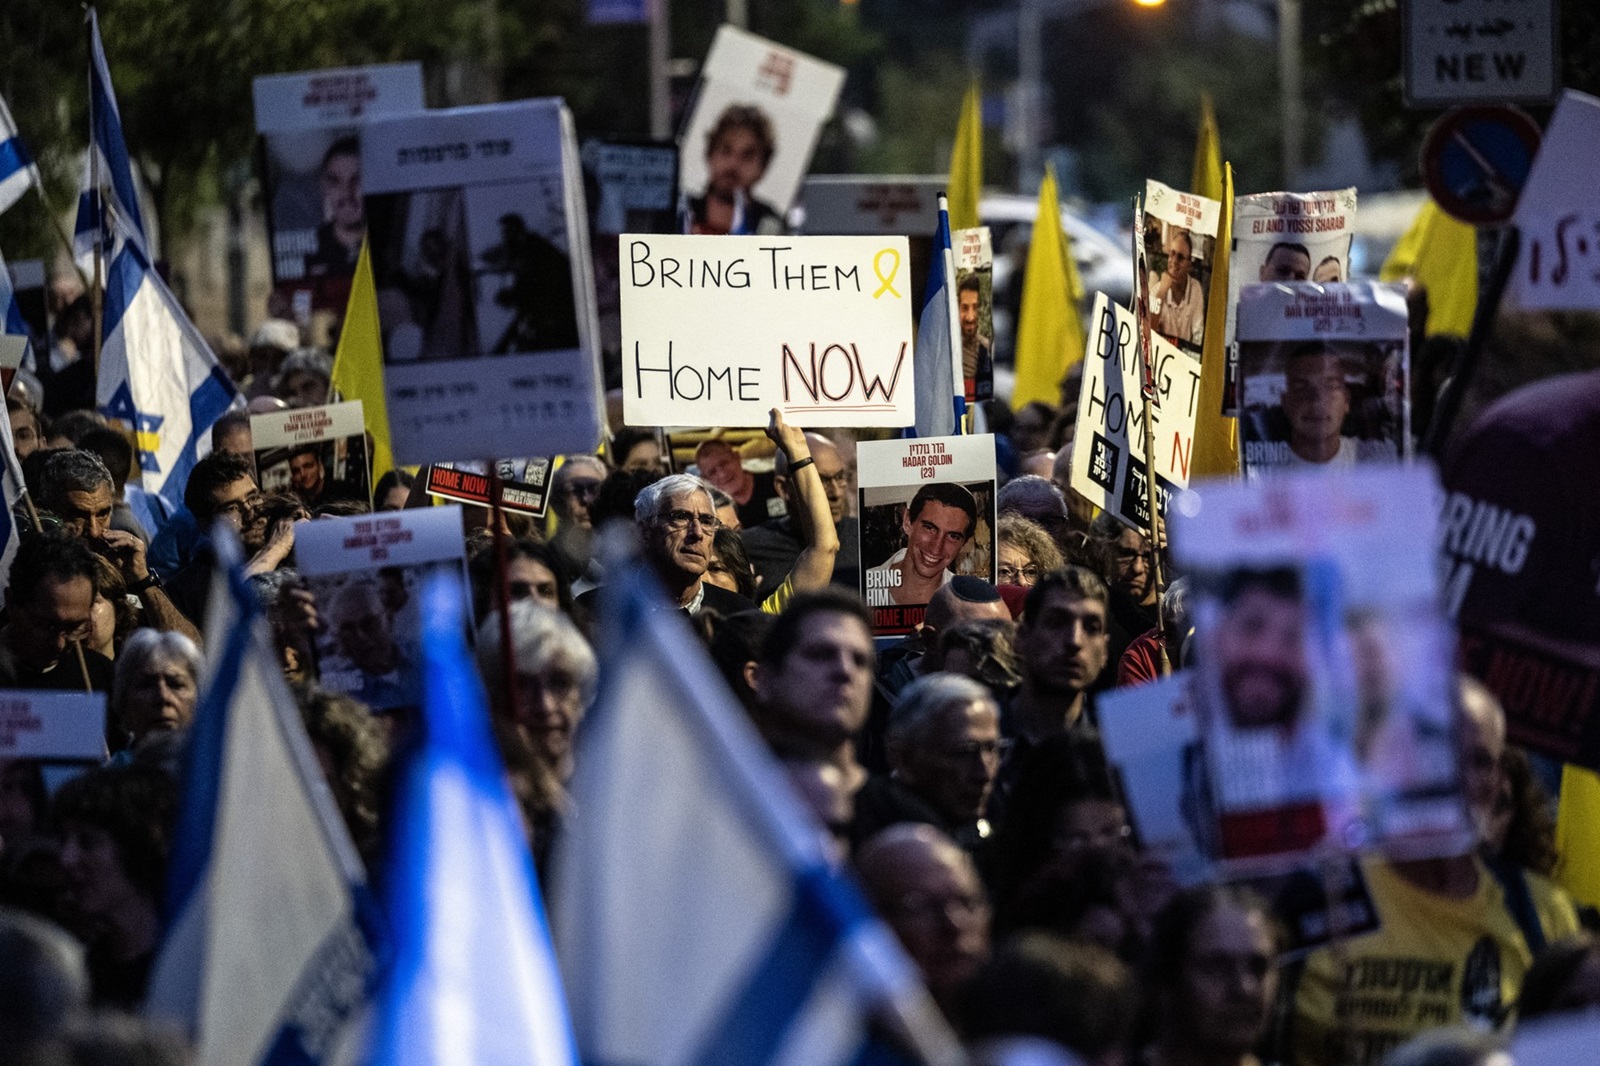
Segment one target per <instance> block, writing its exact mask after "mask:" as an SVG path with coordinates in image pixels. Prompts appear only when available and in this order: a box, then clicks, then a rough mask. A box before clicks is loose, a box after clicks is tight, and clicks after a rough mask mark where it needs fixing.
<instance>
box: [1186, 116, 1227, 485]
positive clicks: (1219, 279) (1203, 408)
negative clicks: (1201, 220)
mask: <svg viewBox="0 0 1600 1066" xmlns="http://www.w3.org/2000/svg"><path fill="white" fill-rule="evenodd" d="M1203 135H1204V129H1203V127H1202V136H1203ZM1196 169H1197V170H1198V164H1196ZM1206 195H1211V194H1210V193H1207V194H1206ZM1212 198H1213V199H1217V200H1221V201H1222V213H1221V219H1220V221H1219V222H1218V223H1217V243H1216V250H1215V251H1214V252H1213V254H1212V263H1211V293H1210V296H1209V298H1208V299H1207V300H1206V339H1205V344H1204V345H1203V346H1202V347H1201V357H1200V398H1199V400H1198V401H1197V402H1198V403H1199V405H1200V406H1199V409H1198V410H1197V411H1196V412H1195V416H1194V459H1193V461H1192V462H1191V463H1190V466H1189V476H1190V477H1191V478H1200V477H1233V476H1237V475H1238V473H1239V420H1238V419H1237V418H1225V417H1223V414H1222V394H1223V392H1224V391H1225V389H1226V388H1227V383H1228V343H1227V342H1228V259H1229V256H1230V252H1231V249H1232V247H1233V167H1232V166H1231V165H1229V164H1223V166H1222V179H1221V181H1219V182H1218V189H1217V195H1215V196H1213V197H1212Z"/></svg>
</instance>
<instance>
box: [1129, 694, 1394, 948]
mask: <svg viewBox="0 0 1600 1066" xmlns="http://www.w3.org/2000/svg"><path fill="white" fill-rule="evenodd" d="M1193 683H1194V675H1193V673H1192V672H1190V671H1180V672H1178V673H1175V674H1172V675H1171V676H1168V677H1164V678H1161V679H1159V680H1157V681H1154V682H1151V683H1149V684H1145V685H1136V686H1132V687H1126V688H1117V689H1112V690H1111V691H1109V692H1106V693H1104V694H1103V695H1102V696H1101V697H1100V702H1099V704H1098V706H1097V709H1098V721H1099V723H1100V730H1101V736H1102V737H1103V738H1104V741H1105V747H1106V757H1107V759H1109V760H1110V762H1111V764H1112V765H1113V766H1114V767H1115V768H1116V771H1117V780H1118V781H1119V783H1120V785H1121V788H1122V793H1123V799H1124V802H1125V803H1126V805H1127V810H1128V816H1129V820H1130V821H1131V823H1132V824H1133V826H1134V828H1135V829H1136V830H1137V832H1138V834H1139V844H1140V846H1141V848H1142V849H1143V850H1144V852H1145V853H1146V854H1148V855H1150V856H1151V857H1153V858H1155V859H1157V860H1159V861H1161V862H1162V863H1164V864H1165V865H1166V866H1167V868H1168V869H1169V870H1170V871H1171V872H1172V875H1173V877H1174V879H1175V880H1176V881H1177V882H1178V883H1179V884H1181V885H1197V884H1203V883H1205V882H1207V881H1211V880H1214V879H1215V878H1217V877H1218V876H1222V875H1224V874H1226V873H1227V871H1226V870H1219V869H1218V868H1217V866H1216V864H1215V862H1214V861H1213V859H1214V856H1212V855H1209V854H1207V853H1206V852H1205V851H1204V849H1203V847H1202V842H1203V841H1205V840H1207V839H1211V838H1214V836H1215V834H1214V833H1210V832H1208V831H1207V830H1206V829H1205V828H1204V827H1202V826H1201V825H1199V824H1198V818H1199V816H1200V815H1201V814H1202V812H1204V811H1205V810H1206V804H1205V801H1204V799H1203V798H1202V797H1200V796H1198V795H1196V794H1195V792H1194V790H1195V789H1197V788H1198V787H1199V785H1200V784H1201V783H1202V781H1203V780H1204V775H1203V774H1201V773H1199V772H1197V762H1198V760H1199V759H1200V758H1201V748H1200V745H1199V730H1198V727H1197V718H1196V715H1195V710H1194V699H1193V696H1192V695H1191V686H1192V685H1193ZM1243 883H1245V884H1246V885H1248V886H1249V887H1250V888H1252V889H1254V890H1255V891H1256V892H1257V893H1258V894H1260V895H1261V896H1262V898H1264V899H1266V900H1268V901H1269V902H1270V903H1271V905H1272V909H1273V911H1274V912H1275V913H1276V914H1277V915H1278V918H1279V919H1280V920H1281V921H1282V922H1283V926H1284V930H1285V932H1286V933H1288V942H1287V943H1286V944H1285V945H1284V954H1285V955H1290V956H1292V955H1298V954H1303V953H1304V952H1306V951H1309V950H1310V949H1312V948H1314V947H1317V946H1319V945H1321V944H1325V943H1327V942H1328V941H1330V940H1332V939H1333V938H1334V937H1335V936H1336V935H1340V936H1349V935H1353V934H1357V933H1365V932H1370V931H1372V930H1373V929H1376V928H1377V927H1378V913H1377V908H1376V907H1375V906H1374V905H1373V902H1372V897H1371V895H1370V894H1369V893H1368V891H1367V887H1366V882H1365V879H1364V878H1363V877H1362V875H1361V870H1360V867H1359V865H1358V864H1357V863H1356V862H1355V860H1354V859H1352V858H1349V857H1335V858H1333V859H1332V860H1330V861H1328V862H1325V863H1318V864H1317V865H1316V866H1314V867H1299V868H1295V869H1292V870H1289V871H1287V872H1285V873H1280V874H1274V875H1269V876H1265V877H1250V878H1244V879H1243ZM1330 890H1331V895H1332V900H1333V901H1332V902H1331V903H1330V899H1329V897H1330Z"/></svg>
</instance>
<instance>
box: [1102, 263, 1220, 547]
mask: <svg viewBox="0 0 1600 1066" xmlns="http://www.w3.org/2000/svg"><path fill="white" fill-rule="evenodd" d="M1089 326H1090V329H1089V340H1088V347H1087V351H1086V352H1085V353H1084V357H1083V384H1082V385H1081V386H1080V388H1079V392H1078V424H1077V431H1076V434H1075V435H1074V438H1073V443H1072V487H1073V489H1075V490H1077V491H1078V492H1080V493H1082V494H1083V495H1084V496H1085V497H1086V498H1087V499H1089V500H1090V501H1091V502H1093V503H1094V504H1095V506H1097V507H1100V508H1102V509H1104V510H1106V511H1109V512H1111V513H1112V514H1114V515H1116V516H1117V517H1118V518H1119V519H1121V520H1122V521H1123V522H1126V523H1127V524H1128V525H1130V526H1133V527H1134V528H1136V529H1148V528H1150V517H1149V513H1148V512H1149V496H1148V493H1147V490H1146V488H1145V453H1144V445H1145V440H1144V438H1145V432H1144V403H1143V400H1142V398H1141V397H1142V393H1141V387H1142V379H1143V373H1142V371H1141V368H1140V362H1141V361H1140V358H1139V340H1138V338H1139V326H1138V321H1137V319H1136V318H1135V317H1134V315H1133V313H1132V312H1130V311H1129V310H1128V309H1127V308H1125V307H1121V306H1119V305H1117V304H1114V303H1112V302H1111V299H1110V297H1108V296H1106V294H1105V293H1096V294H1095V301H1094V313H1093V315H1092V316H1091V318H1090V321H1089ZM1150 352H1151V359H1152V362H1153V364H1154V365H1153V369H1154V372H1155V381H1156V402H1155V403H1153V404H1152V406H1151V413H1152V421H1153V423H1154V428H1155V445H1156V457H1155V469H1156V494H1157V499H1156V505H1157V507H1159V508H1160V510H1161V513H1162V514H1166V513H1167V509H1168V507H1169V506H1170V503H1171V500H1172V496H1173V494H1174V493H1175V492H1177V491H1178V490H1180V489H1182V488H1184V487H1186V486H1187V485H1188V484H1189V460H1190V458H1191V456H1192V455H1193V452H1194V419H1195V412H1196V410H1197V406H1196V405H1197V403H1198V401H1199V397H1200V361H1199V360H1198V359H1196V358H1195V357H1194V356H1193V355H1191V354H1190V353H1188V352H1182V351H1179V350H1178V349H1177V348H1175V347H1173V346H1172V345H1171V344H1169V343H1167V342H1166V341H1165V340H1164V339H1162V338H1161V337H1160V336H1156V335H1152V336H1151V338H1150Z"/></svg>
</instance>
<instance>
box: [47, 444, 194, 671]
mask: <svg viewBox="0 0 1600 1066" xmlns="http://www.w3.org/2000/svg"><path fill="white" fill-rule="evenodd" d="M116 498H117V497H116V484H115V482H114V481H113V480H112V477H111V471H109V470H107V469H106V466H105V464H104V463H102V462H101V461H100V459H99V458H98V457H97V456H95V455H94V454H93V453H92V452H86V451H76V450H65V451H59V452H56V453H55V454H53V455H51V456H50V457H49V458H48V459H46V460H45V464H44V469H43V470H42V471H40V476H39V506H40V507H42V508H43V509H44V510H45V511H47V512H49V513H50V514H52V515H54V516H55V517H56V518H57V519H59V520H60V523H61V524H60V530H61V532H62V533H64V534H66V535H67V536H69V537H72V538H74V539H76V540H79V541H82V542H83V544H84V545H85V546H86V547H88V549H89V550H90V551H92V552H94V553H95V554H96V555H100V556H102V557H104V558H105V559H106V560H107V561H108V562H110V563H111V565H113V566H115V567H116V568H117V570H118V571H119V572H120V573H121V574H122V577H123V580H124V581H125V582H126V583H127V586H128V591H129V592H130V593H132V594H133V595H135V596H137V597H138V598H139V603H140V605H141V608H142V610H141V616H142V617H141V619H140V621H141V622H142V623H143V624H144V625H146V626H149V627H150V628H152V629H161V630H171V631H173V632H177V633H182V634H183V635H184V636H186V637H188V638H189V639H190V640H194V641H198V640H199V639H200V632H199V630H197V629H195V627H194V626H193V625H192V624H191V623H190V622H189V619H187V618H186V617H184V615H183V613H182V612H181V611H180V610H179V609H178V608H177V607H176V606H175V605H174V604H173V602H172V600H170V599H169V598H168V597H167V594H166V593H165V592H163V591H162V582H161V575H160V574H158V573H156V572H155V571H154V570H152V569H150V566H149V563H148V561H147V560H146V557H145V542H144V541H143V540H141V539H140V538H139V537H136V536H134V535H133V534H132V533H129V532H127V531H126V530H121V529H113V528H112V527H111V513H112V510H113V508H114V507H115V506H116Z"/></svg>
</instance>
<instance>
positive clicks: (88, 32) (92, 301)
mask: <svg viewBox="0 0 1600 1066" xmlns="http://www.w3.org/2000/svg"><path fill="white" fill-rule="evenodd" d="M84 10H85V11H86V12H87V13H88V14H89V15H90V16H91V17H89V18H85V19H84V21H83V27H84V36H85V38H86V39H87V41H88V47H89V63H90V65H91V66H92V65H93V64H94V21H93V17H92V16H93V13H94V9H93V8H92V7H85V8H84ZM93 80H94V79H93V77H92V76H91V77H90V82H91V84H90V86H89V206H90V207H91V208H92V209H93V211H94V284H93V285H91V286H90V287H89V305H90V308H91V309H92V313H93V315H94V376H95V380H96V381H99V380H100V345H101V342H102V341H103V340H104V339H105V338H104V337H103V336H102V333H103V332H104V330H105V322H104V319H103V318H102V315H101V312H102V311H103V309H104V305H105V263H104V262H103V253H102V249H101V245H102V242H103V241H104V240H105V229H106V227H105V218H106V212H105V205H104V203H103V202H102V198H101V195H100V152H99V150H98V147H97V146H96V144H95V139H94V85H93V84H92V83H93Z"/></svg>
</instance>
